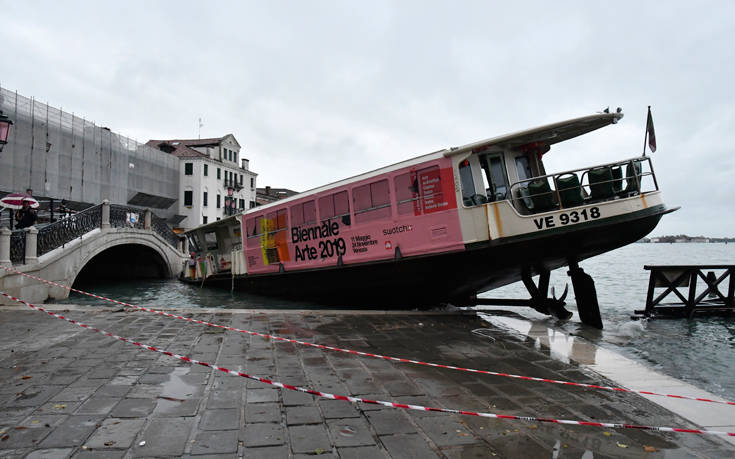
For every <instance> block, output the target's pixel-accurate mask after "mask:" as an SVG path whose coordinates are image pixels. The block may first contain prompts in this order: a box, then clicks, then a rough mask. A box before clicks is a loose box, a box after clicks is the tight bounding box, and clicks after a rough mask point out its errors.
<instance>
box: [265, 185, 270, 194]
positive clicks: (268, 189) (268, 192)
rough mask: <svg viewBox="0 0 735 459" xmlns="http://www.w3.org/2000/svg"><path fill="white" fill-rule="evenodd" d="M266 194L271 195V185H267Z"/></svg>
mask: <svg viewBox="0 0 735 459" xmlns="http://www.w3.org/2000/svg"><path fill="white" fill-rule="evenodd" d="M265 194H266V195H268V196H270V195H271V187H269V186H267V185H266V187H265Z"/></svg>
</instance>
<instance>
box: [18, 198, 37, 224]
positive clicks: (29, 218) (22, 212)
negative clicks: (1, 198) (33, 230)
mask: <svg viewBox="0 0 735 459" xmlns="http://www.w3.org/2000/svg"><path fill="white" fill-rule="evenodd" d="M15 220H16V221H17V222H18V226H17V228H18V229H22V228H28V227H29V226H33V224H34V223H36V210H35V209H33V208H31V200H30V199H24V200H23V207H21V208H20V209H18V210H16V211H15Z"/></svg>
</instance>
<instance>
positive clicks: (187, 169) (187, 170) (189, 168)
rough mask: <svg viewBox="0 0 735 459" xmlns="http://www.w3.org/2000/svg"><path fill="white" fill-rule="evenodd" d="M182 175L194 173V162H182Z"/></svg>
mask: <svg viewBox="0 0 735 459" xmlns="http://www.w3.org/2000/svg"><path fill="white" fill-rule="evenodd" d="M184 175H194V163H184Z"/></svg>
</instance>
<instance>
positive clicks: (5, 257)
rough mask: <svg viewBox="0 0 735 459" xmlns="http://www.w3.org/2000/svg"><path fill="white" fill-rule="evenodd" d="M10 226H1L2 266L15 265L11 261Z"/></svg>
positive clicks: (0, 259) (0, 247)
mask: <svg viewBox="0 0 735 459" xmlns="http://www.w3.org/2000/svg"><path fill="white" fill-rule="evenodd" d="M11 234H13V232H12V231H10V230H9V229H8V228H4V227H3V228H0V266H13V263H12V262H11V261H10V235H11Z"/></svg>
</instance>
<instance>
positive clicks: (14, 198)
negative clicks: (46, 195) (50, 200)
mask: <svg viewBox="0 0 735 459" xmlns="http://www.w3.org/2000/svg"><path fill="white" fill-rule="evenodd" d="M23 201H28V202H30V203H31V207H32V208H34V209H36V208H38V201H36V200H35V199H34V198H33V196H28V195H27V194H24V193H10V194H9V195H7V196H5V197H4V198H2V199H0V206H2V207H7V208H8V209H21V208H22V207H23Z"/></svg>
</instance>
